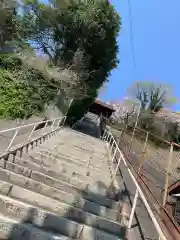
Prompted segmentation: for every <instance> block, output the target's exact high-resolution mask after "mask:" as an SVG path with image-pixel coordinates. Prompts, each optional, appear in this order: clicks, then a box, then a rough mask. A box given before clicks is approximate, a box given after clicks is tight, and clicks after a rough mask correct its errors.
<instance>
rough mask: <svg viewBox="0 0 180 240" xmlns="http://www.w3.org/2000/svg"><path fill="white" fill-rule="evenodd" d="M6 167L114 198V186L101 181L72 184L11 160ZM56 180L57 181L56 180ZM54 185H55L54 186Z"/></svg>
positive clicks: (60, 184) (65, 185)
mask: <svg viewBox="0 0 180 240" xmlns="http://www.w3.org/2000/svg"><path fill="white" fill-rule="evenodd" d="M4 168H5V169H7V170H9V171H13V172H15V173H17V174H22V175H23V176H26V177H31V178H32V179H34V178H36V179H34V180H37V181H39V182H41V181H45V180H46V181H47V185H49V184H52V182H53V184H55V185H57V184H58V186H61V187H62V186H63V187H64V188H72V189H74V190H75V191H77V190H78V191H85V192H86V193H87V194H89V193H92V192H93V193H95V194H98V195H100V196H102V197H107V198H110V199H113V198H114V194H113V193H112V192H111V190H112V188H110V187H108V186H106V185H105V184H104V183H101V182H100V181H99V182H98V181H97V182H94V184H93V185H91V184H90V183H84V182H80V181H74V182H73V183H72V184H69V183H67V182H66V181H62V180H58V181H57V180H56V179H54V178H52V177H49V176H47V175H44V174H42V173H40V172H36V171H31V170H30V169H28V168H26V167H23V166H20V165H18V164H16V163H11V162H6V163H5V167H4ZM54 180H55V181H54ZM52 187H54V186H52Z"/></svg>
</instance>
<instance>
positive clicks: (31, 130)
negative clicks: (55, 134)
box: [0, 116, 66, 153]
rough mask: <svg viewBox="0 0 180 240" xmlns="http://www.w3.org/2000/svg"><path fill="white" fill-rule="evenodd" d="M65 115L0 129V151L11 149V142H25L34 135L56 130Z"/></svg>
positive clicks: (64, 118)
mask: <svg viewBox="0 0 180 240" xmlns="http://www.w3.org/2000/svg"><path fill="white" fill-rule="evenodd" d="M65 120H66V117H65V116H63V117H60V118H55V119H52V120H46V121H41V122H35V123H30V124H27V125H21V126H18V127H14V128H10V129H5V130H1V131H0V144H1V146H2V145H3V144H2V143H4V146H3V148H2V147H1V151H0V152H1V153H4V152H5V153H6V152H8V151H10V150H11V148H12V146H13V144H15V145H16V142H18V144H20V143H23V144H24V143H27V142H30V141H31V140H32V138H33V137H34V136H35V135H36V137H37V136H42V135H44V134H46V133H48V132H51V131H53V130H56V129H57V128H59V127H61V126H63V125H64V123H65Z"/></svg>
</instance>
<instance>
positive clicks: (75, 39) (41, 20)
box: [23, 0, 120, 118]
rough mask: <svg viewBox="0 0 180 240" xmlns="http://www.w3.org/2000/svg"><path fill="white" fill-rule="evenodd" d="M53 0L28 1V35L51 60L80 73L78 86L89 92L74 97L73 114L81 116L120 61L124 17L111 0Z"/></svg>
mask: <svg viewBox="0 0 180 240" xmlns="http://www.w3.org/2000/svg"><path fill="white" fill-rule="evenodd" d="M50 3H51V4H47V5H46V4H41V3H39V2H38V1H37V0H28V1H26V2H25V4H24V18H23V23H24V26H25V27H24V29H25V30H26V31H25V37H26V38H27V39H28V40H31V41H33V42H35V43H36V47H37V48H39V49H41V51H43V52H44V53H45V54H46V55H48V57H49V59H50V61H51V64H53V65H55V66H61V65H62V64H63V65H64V66H68V67H70V68H71V69H72V70H73V71H75V72H76V73H78V76H79V81H80V84H78V85H77V88H76V89H79V86H81V88H82V89H84V92H85V94H84V97H83V100H81V102H80V103H79V99H78V100H77V101H76V99H74V102H73V104H72V106H71V110H70V111H69V114H70V113H71V114H72V115H73V116H74V117H75V118H80V117H81V116H82V115H83V114H84V112H85V111H86V110H87V109H88V107H89V106H90V104H91V103H92V102H93V100H94V99H95V98H96V96H97V94H98V89H99V88H100V87H101V86H102V84H103V83H104V82H105V81H106V80H107V78H108V77H109V75H110V72H111V70H112V69H113V68H114V67H116V65H117V63H118V60H117V52H118V45H117V40H116V38H117V35H118V33H119V30H120V18H119V15H118V14H117V13H116V12H115V10H114V8H113V6H112V5H111V4H110V3H109V2H108V1H107V0H101V1H96V0H89V1H81V0H64V1H62V0H53V1H50ZM81 105H83V108H82V107H81V110H80V106H81ZM71 114H70V115H71ZM75 115H76V116H75Z"/></svg>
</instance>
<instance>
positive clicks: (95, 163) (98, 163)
mask: <svg viewBox="0 0 180 240" xmlns="http://www.w3.org/2000/svg"><path fill="white" fill-rule="evenodd" d="M37 152H41V153H45V154H50V155H52V156H54V157H57V158H59V159H65V160H66V159H67V160H70V161H74V162H75V163H76V162H77V163H78V164H80V165H83V164H87V163H89V162H90V164H91V166H92V167H94V168H98V169H101V168H102V167H106V166H107V157H106V158H104V159H100V158H99V156H96V157H94V156H93V157H89V158H85V157H83V156H81V157H80V158H78V157H77V156H75V155H73V154H69V152H67V151H65V152H63V151H57V149H56V148H55V149H51V148H45V147H43V148H39V149H38V150H37Z"/></svg>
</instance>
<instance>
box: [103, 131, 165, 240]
mask: <svg viewBox="0 0 180 240" xmlns="http://www.w3.org/2000/svg"><path fill="white" fill-rule="evenodd" d="M102 139H103V140H104V141H105V142H107V143H108V146H109V151H110V154H111V156H112V162H113V161H114V158H115V156H116V155H117V153H119V156H120V157H119V159H118V162H117V166H116V169H115V171H113V179H115V178H116V174H117V171H118V169H119V167H120V164H121V162H123V164H124V165H125V166H126V168H127V171H128V173H129V177H130V178H131V179H132V182H133V183H134V185H135V188H136V193H135V197H134V200H133V206H132V209H131V214H130V219H129V223H128V228H129V230H130V229H131V227H132V220H133V217H134V213H135V209H136V205H137V199H138V197H140V198H141V200H142V202H143V203H144V205H145V207H146V209H147V212H148V213H149V216H150V218H151V220H152V223H153V224H154V226H155V229H156V231H157V233H158V236H159V240H167V238H166V237H165V235H164V233H163V231H162V229H161V227H160V225H159V223H158V221H157V219H156V217H155V215H154V213H153V211H152V209H151V207H150V205H149V203H148V201H147V199H146V197H145V195H144V193H143V191H142V189H141V187H140V186H139V184H138V182H137V180H136V178H135V177H134V175H133V173H132V171H131V170H130V168H129V166H128V164H127V162H126V159H125V157H124V156H123V154H122V152H121V150H120V149H119V146H118V144H117V142H116V140H115V138H114V136H113V135H112V133H111V132H110V130H105V132H104V135H103V137H102ZM113 147H115V148H114V151H113Z"/></svg>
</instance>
